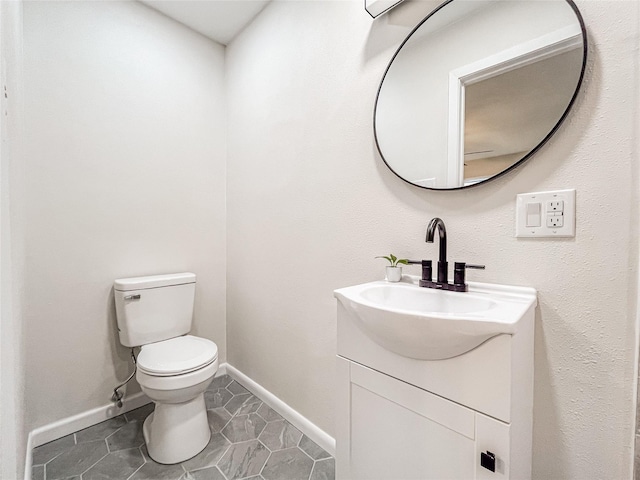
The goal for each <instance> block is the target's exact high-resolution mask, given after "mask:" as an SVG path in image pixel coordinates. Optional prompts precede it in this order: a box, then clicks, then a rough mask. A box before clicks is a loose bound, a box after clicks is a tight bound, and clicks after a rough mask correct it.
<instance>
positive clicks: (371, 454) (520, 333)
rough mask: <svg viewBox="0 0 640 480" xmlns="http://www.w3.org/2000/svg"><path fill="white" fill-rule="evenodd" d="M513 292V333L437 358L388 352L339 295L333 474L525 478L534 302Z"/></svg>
mask: <svg viewBox="0 0 640 480" xmlns="http://www.w3.org/2000/svg"><path fill="white" fill-rule="evenodd" d="M503 293H504V292H503ZM519 293H524V294H526V296H527V299H526V301H525V302H524V303H522V305H523V308H522V312H523V314H522V318H521V319H520V320H519V322H518V328H517V329H516V330H515V332H514V333H513V334H500V335H496V336H494V337H492V338H490V339H489V340H487V341H485V342H484V343H482V344H481V345H479V346H478V347H476V348H474V349H472V350H471V351H469V352H466V353H464V354H462V355H459V356H456V357H453V358H448V359H440V360H418V359H414V358H408V357H404V356H402V355H399V354H397V353H393V352H391V351H389V350H388V349H386V348H384V347H382V346H381V345H380V344H379V342H377V341H375V340H374V339H373V338H372V337H371V336H370V335H369V334H368V332H367V331H366V328H363V323H362V322H361V321H360V320H359V319H358V318H357V315H356V314H355V313H354V312H357V309H355V310H354V309H346V308H345V307H344V305H343V304H342V303H341V302H338V357H337V366H338V369H337V372H338V375H337V378H338V399H337V401H338V409H337V412H338V415H337V431H336V433H337V435H336V478H337V479H338V480H412V479H416V480H418V479H420V480H427V479H433V480H444V479H464V480H471V479H476V480H502V479H529V478H531V434H532V404H533V324H534V311H535V305H536V301H535V291H534V290H532V289H523V291H522V292H519ZM462 295H464V294H462ZM501 295H502V294H501ZM336 296H337V297H338V298H340V297H339V296H338V295H336ZM507 297H508V295H507ZM518 301H519V300H518Z"/></svg>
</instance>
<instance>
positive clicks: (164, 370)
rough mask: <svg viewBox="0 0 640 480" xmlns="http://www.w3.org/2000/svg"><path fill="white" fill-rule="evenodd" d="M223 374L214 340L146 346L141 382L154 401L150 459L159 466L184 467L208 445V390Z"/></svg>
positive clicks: (147, 424) (146, 429)
mask: <svg viewBox="0 0 640 480" xmlns="http://www.w3.org/2000/svg"><path fill="white" fill-rule="evenodd" d="M217 370H218V348H217V346H216V344H215V343H213V342H212V341H210V340H207V339H204V338H199V337H194V336H191V335H185V336H182V337H177V338H171V339H169V340H164V341H161V342H157V343H151V344H148V345H144V346H143V347H142V349H141V350H140V354H139V355H138V370H137V372H136V379H137V380H138V383H139V384H140V388H141V389H142V391H143V392H144V393H145V394H146V395H147V396H148V397H149V398H150V399H151V400H153V401H154V402H155V410H154V412H153V413H151V414H150V415H149V416H148V417H147V418H146V420H145V421H144V426H143V434H144V440H145V442H146V444H147V450H148V452H149V456H150V457H151V458H152V459H153V460H154V461H156V462H158V463H163V464H173V463H179V462H183V461H184V460H187V459H189V458H191V457H193V456H195V455H197V454H198V453H200V452H201V451H202V450H203V449H204V447H206V446H207V443H209V439H210V438H211V431H210V429H209V423H208V421H207V410H206V405H205V402H204V391H205V390H206V389H207V387H208V386H209V384H210V383H211V381H212V380H213V376H214V375H215V373H216V371H217Z"/></svg>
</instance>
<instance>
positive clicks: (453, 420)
mask: <svg viewBox="0 0 640 480" xmlns="http://www.w3.org/2000/svg"><path fill="white" fill-rule="evenodd" d="M339 362H340V363H339V372H340V373H339V377H340V390H341V392H340V395H339V398H340V399H341V400H340V402H341V405H340V409H341V410H342V411H341V413H340V414H339V416H338V418H339V422H340V425H339V428H338V438H337V443H338V444H337V462H338V463H337V467H338V470H337V473H338V478H339V479H343V480H346V479H349V480H383V479H384V480H390V479H403V480H411V479H416V480H417V479H420V480H429V479H433V480H444V479H473V478H475V468H476V466H475V463H476V461H475V459H476V442H475V440H474V439H475V412H474V411H473V410H471V409H468V408H465V407H463V406H460V405H458V404H455V403H453V402H450V401H448V400H445V399H443V398H441V397H438V396H436V395H433V394H431V393H429V392H426V391H424V390H421V389H419V388H417V387H414V386H412V385H409V384H407V383H405V382H402V381H399V380H397V379H395V378H393V377H389V376H388V375H384V374H382V373H379V372H377V371H375V370H372V369H369V368H367V367H363V366H361V365H359V364H356V363H353V362H348V361H346V360H343V359H339Z"/></svg>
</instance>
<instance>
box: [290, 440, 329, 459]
mask: <svg viewBox="0 0 640 480" xmlns="http://www.w3.org/2000/svg"><path fill="white" fill-rule="evenodd" d="M298 446H299V447H300V448H301V449H302V450H304V452H305V453H306V454H307V455H309V456H310V457H311V458H313V459H314V460H321V459H323V458H329V457H330V456H331V455H329V453H328V452H326V451H324V450H323V449H322V448H321V447H320V446H319V445H318V444H317V443H315V442H313V441H312V440H311V439H310V438H309V437H307V436H306V435H303V436H302V439H301V440H300V444H299V445H298Z"/></svg>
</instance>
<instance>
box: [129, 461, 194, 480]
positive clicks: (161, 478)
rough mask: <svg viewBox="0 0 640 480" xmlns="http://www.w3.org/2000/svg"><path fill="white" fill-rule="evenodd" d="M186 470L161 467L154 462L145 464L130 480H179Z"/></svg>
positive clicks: (173, 466) (171, 466)
mask: <svg viewBox="0 0 640 480" xmlns="http://www.w3.org/2000/svg"><path fill="white" fill-rule="evenodd" d="M183 475H184V469H183V468H182V467H181V466H180V465H179V464H178V465H161V464H160V463H156V462H154V461H150V462H147V463H145V464H144V465H143V466H142V467H140V468H139V469H138V471H137V472H136V473H134V474H133V475H131V476H130V477H129V478H128V480H179V479H180V478H181V477H182V476H183Z"/></svg>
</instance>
